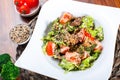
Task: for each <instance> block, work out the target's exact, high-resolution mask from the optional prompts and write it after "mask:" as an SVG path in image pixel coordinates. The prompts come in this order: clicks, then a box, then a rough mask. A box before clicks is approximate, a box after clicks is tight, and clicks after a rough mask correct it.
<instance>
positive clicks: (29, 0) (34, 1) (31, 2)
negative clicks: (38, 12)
mask: <svg viewBox="0 0 120 80" xmlns="http://www.w3.org/2000/svg"><path fill="white" fill-rule="evenodd" d="M25 2H26V4H27V5H28V6H29V7H30V8H33V7H37V6H38V3H39V0H25Z"/></svg>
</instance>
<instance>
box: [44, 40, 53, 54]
mask: <svg viewBox="0 0 120 80" xmlns="http://www.w3.org/2000/svg"><path fill="white" fill-rule="evenodd" d="M54 49H55V44H54V43H53V42H51V41H49V42H48V43H47V46H46V52H47V55H48V56H53V55H54Z"/></svg>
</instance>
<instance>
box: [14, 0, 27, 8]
mask: <svg viewBox="0 0 120 80" xmlns="http://www.w3.org/2000/svg"><path fill="white" fill-rule="evenodd" d="M24 3H25V0H14V4H15V5H16V6H17V7H20V6H22V5H24Z"/></svg>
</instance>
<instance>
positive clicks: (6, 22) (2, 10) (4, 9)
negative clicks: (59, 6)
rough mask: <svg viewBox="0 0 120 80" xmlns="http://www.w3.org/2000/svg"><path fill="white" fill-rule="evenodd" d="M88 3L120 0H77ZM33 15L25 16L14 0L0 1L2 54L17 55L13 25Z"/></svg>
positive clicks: (113, 3)
mask: <svg viewBox="0 0 120 80" xmlns="http://www.w3.org/2000/svg"><path fill="white" fill-rule="evenodd" d="M77 1H82V2H87V3H94V4H99V5H106V6H112V7H118V8H119V7H120V0H77ZM32 18H33V17H30V18H23V17H21V16H20V15H19V14H18V12H17V11H16V9H15V6H14V3H13V0H1V2H0V54H2V53H9V54H10V55H11V56H12V57H13V58H15V55H16V47H17V45H16V44H15V43H13V42H12V41H11V40H10V38H9V31H10V29H11V28H12V27H14V26H15V25H17V24H21V23H28V22H29V21H30V20H31V19H32Z"/></svg>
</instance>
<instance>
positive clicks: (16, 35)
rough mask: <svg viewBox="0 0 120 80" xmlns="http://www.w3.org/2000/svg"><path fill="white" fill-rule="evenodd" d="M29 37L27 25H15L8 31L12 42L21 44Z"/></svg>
mask: <svg viewBox="0 0 120 80" xmlns="http://www.w3.org/2000/svg"><path fill="white" fill-rule="evenodd" d="M29 37H30V28H29V26H27V25H17V26H16V27H14V28H13V29H11V31H10V38H11V40H12V41H13V42H15V43H18V44H22V43H25V42H27V40H28V39H29Z"/></svg>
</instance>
